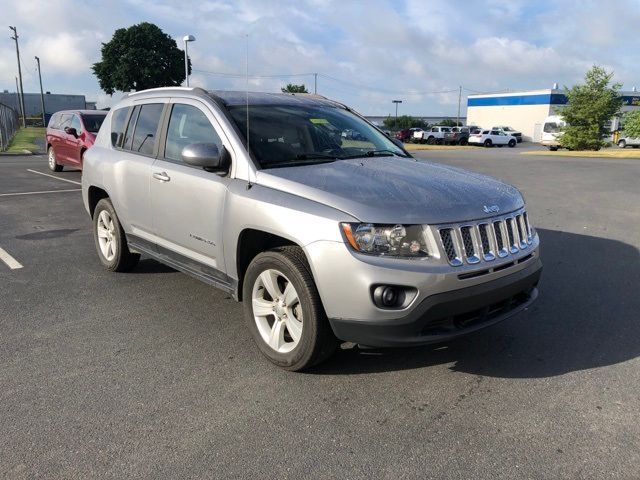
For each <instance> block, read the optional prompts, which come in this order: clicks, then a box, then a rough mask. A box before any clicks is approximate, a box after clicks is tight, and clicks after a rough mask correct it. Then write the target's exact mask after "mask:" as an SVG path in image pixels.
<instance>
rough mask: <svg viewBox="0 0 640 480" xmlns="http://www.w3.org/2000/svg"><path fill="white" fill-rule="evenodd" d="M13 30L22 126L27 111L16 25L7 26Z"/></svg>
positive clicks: (24, 124)
mask: <svg viewBox="0 0 640 480" xmlns="http://www.w3.org/2000/svg"><path fill="white" fill-rule="evenodd" d="M9 29H10V30H11V31H12V32H13V36H12V37H11V39H12V40H15V41H16V56H17V57H18V78H19V79H20V110H22V128H25V127H26V126H27V119H26V116H27V112H26V111H25V109H24V90H23V88H22V68H20V48H19V47H18V30H17V29H16V27H12V26H9Z"/></svg>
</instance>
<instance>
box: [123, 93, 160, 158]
mask: <svg viewBox="0 0 640 480" xmlns="http://www.w3.org/2000/svg"><path fill="white" fill-rule="evenodd" d="M163 107H164V104H162V103H151V104H147V105H142V107H141V108H140V113H139V114H138V122H137V123H136V130H135V133H134V134H133V145H132V147H131V150H133V151H134V152H136V153H142V154H144V155H151V154H152V153H153V147H154V146H155V144H156V133H157V131H158V124H159V123H160V115H161V114H162V108H163Z"/></svg>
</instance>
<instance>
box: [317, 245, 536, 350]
mask: <svg viewBox="0 0 640 480" xmlns="http://www.w3.org/2000/svg"><path fill="white" fill-rule="evenodd" d="M541 273H542V263H541V262H540V258H539V257H536V258H535V261H532V262H531V263H530V264H529V265H528V266H527V268H524V269H522V270H519V271H517V272H515V273H513V274H510V275H507V276H504V277H500V278H498V279H495V280H491V281H489V282H485V283H480V284H477V285H474V286H470V287H466V288H461V289H458V290H452V291H448V292H443V293H438V294H435V295H431V296H429V297H426V298H425V299H423V300H422V301H421V302H420V304H419V305H417V306H416V307H415V308H414V309H413V310H412V311H411V312H410V313H409V314H407V315H406V316H404V317H401V318H397V319H393V320H387V321H362V320H359V321H353V320H345V319H330V320H329V321H330V323H331V327H332V328H333V331H334V333H335V335H336V336H337V337H338V338H339V339H340V340H343V341H349V342H354V343H359V344H362V345H368V346H373V347H397V346H414V345H425V344H429V343H437V342H442V341H447V340H451V339H453V338H455V337H458V336H461V335H465V334H468V333H470V332H473V331H476V330H479V329H481V328H484V327H488V326H489V325H493V324H495V323H498V322H500V321H502V320H505V319H506V318H509V317H511V316H512V315H515V314H516V313H518V312H520V311H522V310H524V309H525V308H527V307H528V306H529V305H531V303H533V301H534V300H535V299H536V298H537V296H538V290H537V288H536V287H537V285H538V281H539V280H540V275H541Z"/></svg>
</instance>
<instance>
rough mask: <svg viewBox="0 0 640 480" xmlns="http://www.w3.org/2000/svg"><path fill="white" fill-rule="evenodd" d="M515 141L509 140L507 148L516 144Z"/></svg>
mask: <svg viewBox="0 0 640 480" xmlns="http://www.w3.org/2000/svg"><path fill="white" fill-rule="evenodd" d="M516 143H517V142H516V141H515V140H509V148H513V147H515V146H516Z"/></svg>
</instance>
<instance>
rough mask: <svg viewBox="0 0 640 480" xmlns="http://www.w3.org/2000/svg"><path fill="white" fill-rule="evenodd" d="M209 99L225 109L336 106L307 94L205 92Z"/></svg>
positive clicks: (336, 104) (323, 98) (321, 98)
mask: <svg viewBox="0 0 640 480" xmlns="http://www.w3.org/2000/svg"><path fill="white" fill-rule="evenodd" d="M207 93H208V94H209V95H210V96H211V97H213V98H214V99H216V100H218V101H219V102H221V103H222V104H224V105H225V106H227V107H233V106H241V105H246V104H247V97H248V101H249V105H331V106H338V105H340V104H339V103H336V102H333V101H331V100H329V99H327V98H325V97H323V96H320V95H313V94H309V93H269V92H242V91H226V90H211V91H209V92H207Z"/></svg>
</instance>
